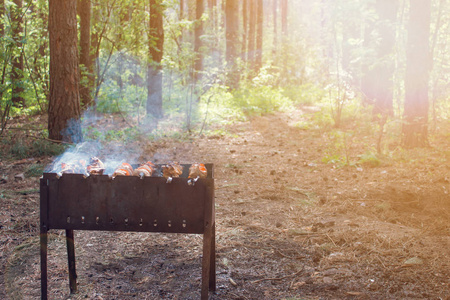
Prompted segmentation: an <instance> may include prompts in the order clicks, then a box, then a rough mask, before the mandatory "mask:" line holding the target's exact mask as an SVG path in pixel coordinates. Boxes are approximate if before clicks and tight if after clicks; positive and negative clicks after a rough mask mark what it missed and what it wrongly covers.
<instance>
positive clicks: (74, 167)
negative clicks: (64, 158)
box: [58, 159, 86, 176]
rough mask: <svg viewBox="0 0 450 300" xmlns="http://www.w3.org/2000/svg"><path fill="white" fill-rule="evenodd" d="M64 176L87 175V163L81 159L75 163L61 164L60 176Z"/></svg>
mask: <svg viewBox="0 0 450 300" xmlns="http://www.w3.org/2000/svg"><path fill="white" fill-rule="evenodd" d="M62 174H84V175H86V161H85V160H83V159H81V160H79V161H76V162H73V163H61V171H60V172H58V175H59V176H62Z"/></svg>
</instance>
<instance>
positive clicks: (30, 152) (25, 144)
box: [0, 136, 66, 159]
mask: <svg viewBox="0 0 450 300" xmlns="http://www.w3.org/2000/svg"><path fill="white" fill-rule="evenodd" d="M1 143H2V144H3V146H2V150H1V152H0V153H1V155H2V156H3V157H8V158H12V159H23V158H29V157H42V156H56V155H59V154H61V153H63V152H64V150H65V148H66V147H65V146H64V145H61V144H56V143H52V142H49V141H47V140H42V139H32V138H27V139H23V138H16V137H11V136H5V137H2V139H1Z"/></svg>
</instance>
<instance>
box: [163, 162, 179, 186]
mask: <svg viewBox="0 0 450 300" xmlns="http://www.w3.org/2000/svg"><path fill="white" fill-rule="evenodd" d="M162 170H163V177H164V178H166V179H167V183H171V182H172V178H176V177H180V175H181V174H182V173H183V166H182V165H180V164H179V163H178V162H172V163H168V164H166V165H164V166H162Z"/></svg>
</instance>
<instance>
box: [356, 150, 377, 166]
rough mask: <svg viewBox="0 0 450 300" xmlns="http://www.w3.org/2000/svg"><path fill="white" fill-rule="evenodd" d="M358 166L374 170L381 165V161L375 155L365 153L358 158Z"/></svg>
mask: <svg viewBox="0 0 450 300" xmlns="http://www.w3.org/2000/svg"><path fill="white" fill-rule="evenodd" d="M358 164H360V165H362V166H367V167H372V168H374V167H378V166H380V165H381V160H380V158H379V157H378V155H377V154H376V153H372V152H366V153H364V154H363V155H361V156H360V158H359V161H358Z"/></svg>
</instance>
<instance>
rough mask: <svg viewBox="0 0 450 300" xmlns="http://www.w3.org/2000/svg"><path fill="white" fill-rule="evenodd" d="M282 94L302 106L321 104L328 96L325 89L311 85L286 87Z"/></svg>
mask: <svg viewBox="0 0 450 300" xmlns="http://www.w3.org/2000/svg"><path fill="white" fill-rule="evenodd" d="M282 94H283V96H286V97H288V98H289V99H291V100H292V101H293V102H294V103H295V104H300V105H318V104H321V103H322V102H323V98H324V97H325V95H326V93H325V91H324V89H323V88H321V87H319V86H317V85H314V84H311V83H307V84H303V85H298V86H297V85H292V86H287V87H284V88H283V91H282Z"/></svg>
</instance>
